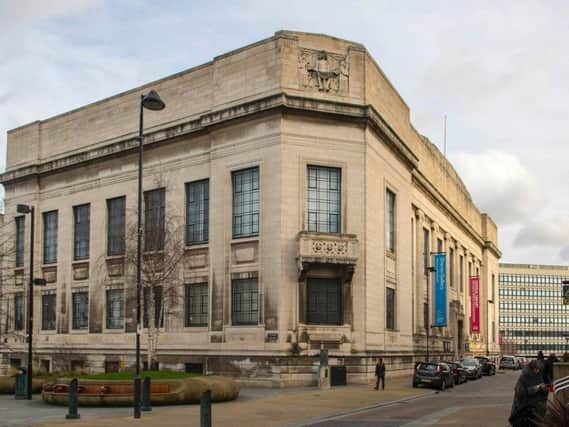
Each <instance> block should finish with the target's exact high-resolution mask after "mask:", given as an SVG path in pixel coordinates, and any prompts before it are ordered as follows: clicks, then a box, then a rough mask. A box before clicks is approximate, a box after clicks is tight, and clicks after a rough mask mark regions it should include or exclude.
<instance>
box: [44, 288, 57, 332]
mask: <svg viewBox="0 0 569 427" xmlns="http://www.w3.org/2000/svg"><path fill="white" fill-rule="evenodd" d="M55 298H56V296H55V294H49V295H42V297H41V308H42V311H41V328H42V330H44V331H51V330H54V329H55Z"/></svg>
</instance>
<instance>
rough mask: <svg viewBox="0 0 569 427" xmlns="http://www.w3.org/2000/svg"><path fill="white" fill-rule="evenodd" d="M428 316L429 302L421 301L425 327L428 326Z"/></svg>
mask: <svg viewBox="0 0 569 427" xmlns="http://www.w3.org/2000/svg"><path fill="white" fill-rule="evenodd" d="M429 319H430V316H429V304H427V303H423V323H424V324H425V329H429V328H430V325H429V323H430V321H429Z"/></svg>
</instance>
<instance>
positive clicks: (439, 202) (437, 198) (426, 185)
mask: <svg viewBox="0 0 569 427" xmlns="http://www.w3.org/2000/svg"><path fill="white" fill-rule="evenodd" d="M412 176H413V182H414V183H415V185H416V186H417V187H418V188H419V189H420V190H422V191H423V193H425V194H426V195H427V196H428V197H429V198H430V199H431V200H432V201H433V203H434V204H435V205H436V206H438V207H439V208H440V209H441V210H442V211H443V212H446V213H447V214H448V215H449V217H450V218H452V219H453V220H454V221H455V223H456V224H458V225H459V227H460V228H462V229H463V230H464V231H465V232H466V233H467V234H468V235H470V236H471V237H472V239H473V240H474V241H475V242H476V243H478V245H479V246H480V247H481V248H483V247H484V248H485V247H486V242H485V241H484V239H482V237H481V236H480V234H479V233H477V232H476V230H475V229H474V228H473V227H472V225H470V224H469V223H468V222H467V221H465V220H464V218H462V216H461V215H460V214H459V213H458V212H457V211H456V209H455V208H454V207H453V206H452V205H451V204H450V203H449V202H448V201H447V200H446V199H445V198H444V197H443V196H442V195H441V194H440V193H439V192H438V190H437V189H436V188H434V187H433V185H432V184H431V183H430V182H429V181H428V180H427V178H425V177H424V176H423V174H421V172H419V171H418V170H417V169H414V170H413V172H412Z"/></svg>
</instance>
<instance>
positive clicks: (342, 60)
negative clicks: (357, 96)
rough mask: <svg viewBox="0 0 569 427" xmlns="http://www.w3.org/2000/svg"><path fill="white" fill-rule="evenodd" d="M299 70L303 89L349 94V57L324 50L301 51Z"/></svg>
mask: <svg viewBox="0 0 569 427" xmlns="http://www.w3.org/2000/svg"><path fill="white" fill-rule="evenodd" d="M298 68H299V81H300V85H301V86H302V87H305V88H310V89H313V90H318V91H319V92H326V93H338V94H347V93H348V82H349V80H348V78H349V75H348V73H349V66H348V57H347V55H339V54H337V53H329V52H326V51H324V50H320V51H318V50H313V49H300V52H299V59H298Z"/></svg>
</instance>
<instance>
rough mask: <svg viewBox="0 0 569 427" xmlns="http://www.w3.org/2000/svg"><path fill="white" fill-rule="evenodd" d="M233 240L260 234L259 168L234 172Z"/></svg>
mask: <svg viewBox="0 0 569 427" xmlns="http://www.w3.org/2000/svg"><path fill="white" fill-rule="evenodd" d="M232 179H233V238H239V237H248V236H257V235H258V234H259V168H257V167H255V168H250V169H244V170H240V171H236V172H233V175H232Z"/></svg>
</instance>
